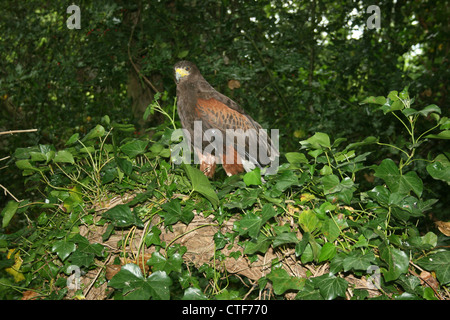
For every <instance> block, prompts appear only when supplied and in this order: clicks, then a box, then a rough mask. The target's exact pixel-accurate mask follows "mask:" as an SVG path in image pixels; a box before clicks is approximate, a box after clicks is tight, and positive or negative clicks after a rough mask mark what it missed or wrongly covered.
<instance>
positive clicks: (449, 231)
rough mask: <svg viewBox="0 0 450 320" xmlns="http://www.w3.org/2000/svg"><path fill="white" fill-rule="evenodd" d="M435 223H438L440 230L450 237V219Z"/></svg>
mask: <svg viewBox="0 0 450 320" xmlns="http://www.w3.org/2000/svg"><path fill="white" fill-rule="evenodd" d="M434 223H435V224H436V226H437V227H438V229H439V231H440V232H442V233H443V234H445V235H446V236H447V237H450V221H449V222H444V221H435V222H434Z"/></svg>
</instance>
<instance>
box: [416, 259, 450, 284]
mask: <svg viewBox="0 0 450 320" xmlns="http://www.w3.org/2000/svg"><path fill="white" fill-rule="evenodd" d="M417 264H418V265H419V266H421V267H422V268H424V269H426V270H428V271H434V272H435V273H436V276H437V278H438V280H439V282H440V283H441V285H446V284H447V283H449V282H450V251H441V252H437V253H435V254H430V255H428V256H426V257H423V258H422V259H419V260H418V261H417Z"/></svg>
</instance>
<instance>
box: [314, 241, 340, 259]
mask: <svg viewBox="0 0 450 320" xmlns="http://www.w3.org/2000/svg"><path fill="white" fill-rule="evenodd" d="M335 254H336V246H335V245H334V244H333V243H331V242H327V243H325V244H324V245H323V247H322V249H320V254H319V258H318V262H322V261H327V260H331V259H333V257H334V256H335Z"/></svg>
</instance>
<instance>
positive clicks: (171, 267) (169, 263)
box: [147, 252, 183, 274]
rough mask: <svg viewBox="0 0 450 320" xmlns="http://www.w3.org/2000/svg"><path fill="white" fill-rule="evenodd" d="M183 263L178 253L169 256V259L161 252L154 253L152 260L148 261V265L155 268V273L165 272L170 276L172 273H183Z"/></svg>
mask: <svg viewBox="0 0 450 320" xmlns="http://www.w3.org/2000/svg"><path fill="white" fill-rule="evenodd" d="M182 263H183V259H182V258H181V255H180V254H179V253H178V252H176V253H174V254H173V255H171V256H169V258H166V257H164V256H163V255H162V254H161V253H159V252H154V253H152V256H151V258H150V259H148V261H147V264H148V265H149V266H153V269H152V270H153V271H155V270H160V271H165V272H166V273H167V274H169V273H170V272H171V271H175V272H181V265H182Z"/></svg>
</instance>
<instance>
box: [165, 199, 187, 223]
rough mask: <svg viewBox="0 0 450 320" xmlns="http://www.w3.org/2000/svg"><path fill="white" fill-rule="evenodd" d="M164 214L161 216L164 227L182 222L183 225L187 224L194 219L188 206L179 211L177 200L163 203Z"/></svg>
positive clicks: (179, 204) (179, 205)
mask: <svg viewBox="0 0 450 320" xmlns="http://www.w3.org/2000/svg"><path fill="white" fill-rule="evenodd" d="M161 207H162V208H163V210H164V211H165V214H161V215H162V216H163V217H164V224H165V225H166V226H168V225H171V224H174V223H177V222H178V221H182V222H183V223H184V224H189V222H191V221H192V219H193V218H194V213H193V212H192V209H191V207H190V206H186V207H184V208H183V209H181V203H180V200H179V199H173V200H171V201H169V202H166V203H164V204H163V205H162V206H161Z"/></svg>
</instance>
